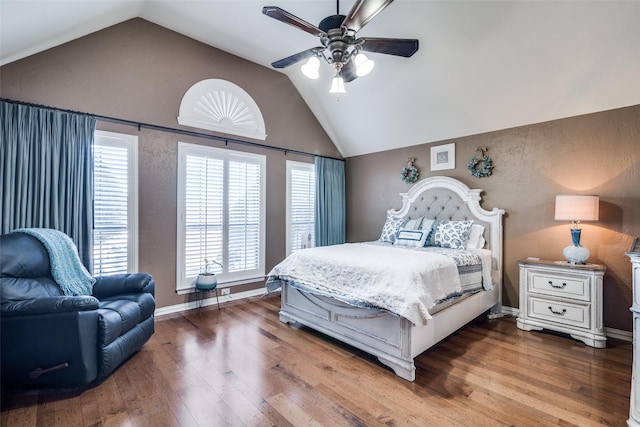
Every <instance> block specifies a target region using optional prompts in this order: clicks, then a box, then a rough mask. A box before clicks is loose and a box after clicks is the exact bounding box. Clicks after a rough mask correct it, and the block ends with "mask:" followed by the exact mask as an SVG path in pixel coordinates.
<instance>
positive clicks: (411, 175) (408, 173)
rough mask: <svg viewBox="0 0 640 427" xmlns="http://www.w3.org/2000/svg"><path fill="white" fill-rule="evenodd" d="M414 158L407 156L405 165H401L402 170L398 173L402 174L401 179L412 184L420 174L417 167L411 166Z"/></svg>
mask: <svg viewBox="0 0 640 427" xmlns="http://www.w3.org/2000/svg"><path fill="white" fill-rule="evenodd" d="M415 160H416V158H415V157H410V158H408V159H407V166H405V167H403V168H402V172H401V173H400V175H401V176H402V180H403V181H404V182H406V183H407V184H413V183H414V182H416V181H417V180H418V177H419V176H420V172H419V171H418V168H416V167H415V166H413V162H415Z"/></svg>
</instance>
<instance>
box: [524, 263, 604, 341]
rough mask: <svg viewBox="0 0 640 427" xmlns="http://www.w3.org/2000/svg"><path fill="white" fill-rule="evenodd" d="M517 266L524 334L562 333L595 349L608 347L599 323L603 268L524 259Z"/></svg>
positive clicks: (602, 328)
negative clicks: (539, 332) (548, 331)
mask: <svg viewBox="0 0 640 427" xmlns="http://www.w3.org/2000/svg"><path fill="white" fill-rule="evenodd" d="M518 265H519V266H520V314H519V316H518V320H517V322H516V324H517V326H518V328H520V329H523V330H525V331H532V330H542V329H550V330H553V331H556V332H563V333H567V334H569V335H571V336H572V337H573V338H575V339H577V340H579V341H582V342H584V343H585V344H586V345H588V346H591V347H596V348H604V347H606V345H607V336H606V335H605V331H604V324H603V320H602V283H603V278H604V273H605V270H606V267H605V266H603V265H600V264H585V265H573V264H569V263H567V262H564V261H546V260H540V259H536V258H526V259H523V260H520V261H518Z"/></svg>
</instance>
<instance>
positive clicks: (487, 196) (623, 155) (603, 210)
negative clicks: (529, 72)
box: [345, 106, 640, 331]
mask: <svg viewBox="0 0 640 427" xmlns="http://www.w3.org/2000/svg"><path fill="white" fill-rule="evenodd" d="M451 142H453V143H455V147H456V168H455V169H453V170H445V171H438V172H431V171H430V148H431V147H432V146H433V145H440V144H444V143H451ZM479 146H486V147H488V148H489V151H488V153H487V155H488V156H489V157H491V158H492V160H493V163H494V166H495V169H494V173H493V175H491V176H490V177H487V178H475V177H473V176H471V175H470V174H469V172H468V171H467V166H466V165H467V162H468V161H469V160H470V159H471V157H472V156H473V155H474V154H475V150H476V148H477V147H479ZM409 157H416V158H417V160H416V166H418V167H419V169H420V173H421V178H424V177H427V176H432V175H446V176H451V177H454V178H458V179H460V180H462V181H463V182H464V183H465V184H467V185H468V186H469V187H471V188H481V189H484V190H485V192H484V195H483V196H484V198H483V207H484V208H485V209H492V208H494V207H499V208H503V209H505V211H506V216H505V218H504V232H505V233H504V235H505V240H504V272H505V273H504V289H503V303H504V305H506V306H511V307H518V295H519V291H518V266H517V261H518V260H519V259H522V258H525V257H528V256H533V257H540V258H544V259H551V260H559V259H564V258H563V256H562V249H563V248H564V247H565V246H567V245H568V244H570V242H571V237H570V231H569V229H570V227H571V226H570V223H567V222H556V221H555V220H554V204H555V196H556V194H566V193H569V194H598V195H600V221H598V222H593V223H583V224H582V227H581V228H582V230H583V231H582V239H581V243H582V244H583V245H584V246H586V247H588V248H589V250H590V251H591V258H590V259H589V261H590V262H597V263H603V264H605V265H606V266H607V273H606V276H605V282H604V323H605V326H607V327H612V328H617V329H622V330H627V331H630V330H632V324H631V313H630V312H629V307H630V306H631V298H632V292H631V263H630V262H629V258H628V257H626V256H625V251H627V250H628V249H629V247H630V246H631V242H632V240H633V237H634V236H640V106H633V107H628V108H622V109H617V110H612V111H606V112H602V113H596V114H589V115H585V116H580V117H574V118H569V119H564V120H557V121H552V122H547V123H541V124H536V125H531V126H523V127H519V128H514V129H508V130H503V131H497V132H491V133H486V134H481V135H473V136H469V137H465V138H458V139H455V140H448V141H441V142H438V143H436V144H424V145H418V146H414V147H409V148H403V149H397V150H390V151H385V152H381V153H375V154H370V155H364V156H357V157H350V158H348V159H347V161H346V165H345V167H346V171H347V231H348V233H347V239H348V240H349V241H352V242H353V241H362V240H373V239H377V238H378V237H379V236H380V231H381V229H382V225H383V224H384V220H385V212H386V210H387V209H389V208H399V207H400V206H401V200H400V197H399V196H398V193H400V192H406V191H407V190H408V189H409V187H410V185H409V184H405V183H404V182H402V180H401V177H400V171H401V170H402V167H403V166H404V165H405V164H406V162H407V158H409Z"/></svg>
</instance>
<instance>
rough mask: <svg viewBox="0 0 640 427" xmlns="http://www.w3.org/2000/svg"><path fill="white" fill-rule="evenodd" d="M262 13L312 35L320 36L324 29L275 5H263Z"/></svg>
mask: <svg viewBox="0 0 640 427" xmlns="http://www.w3.org/2000/svg"><path fill="white" fill-rule="evenodd" d="M262 13H264V14H265V15H267V16H269V17H271V18H273V19H277V20H278V21H281V22H284V23H285V24H289V25H291V26H293V27H296V28H298V29H300V30H302V31H306V32H307V33H309V34H312V35H314V36H317V37H321V36H323V35H324V34H325V33H324V31H322V30H321V29H320V28H318V27H316V26H315V25H312V24H309V23H308V22H307V21H305V20H303V19H300V18H298V17H297V16H295V15H292V14H290V13H289V12H287V11H286V10H283V9H280V8H279V7H277V6H265V7H263V8H262Z"/></svg>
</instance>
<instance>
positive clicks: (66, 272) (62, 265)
mask: <svg viewBox="0 0 640 427" xmlns="http://www.w3.org/2000/svg"><path fill="white" fill-rule="evenodd" d="M14 232H21V233H26V234H29V235H31V236H33V237H35V238H36V239H38V240H40V242H42V244H43V246H44V247H45V249H46V250H47V252H48V253H49V263H50V264H51V276H52V277H53V280H55V282H56V283H57V284H58V286H60V289H62V292H64V294H65V295H67V296H75V295H91V294H92V292H93V284H94V283H95V282H96V279H94V278H93V277H91V275H90V274H89V272H88V271H87V269H86V268H84V265H82V261H80V257H79V256H78V250H77V249H76V245H75V243H73V240H71V238H70V237H69V236H67V235H66V234H64V233H63V232H61V231H58V230H54V229H51V228H20V229H17V230H14Z"/></svg>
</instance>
